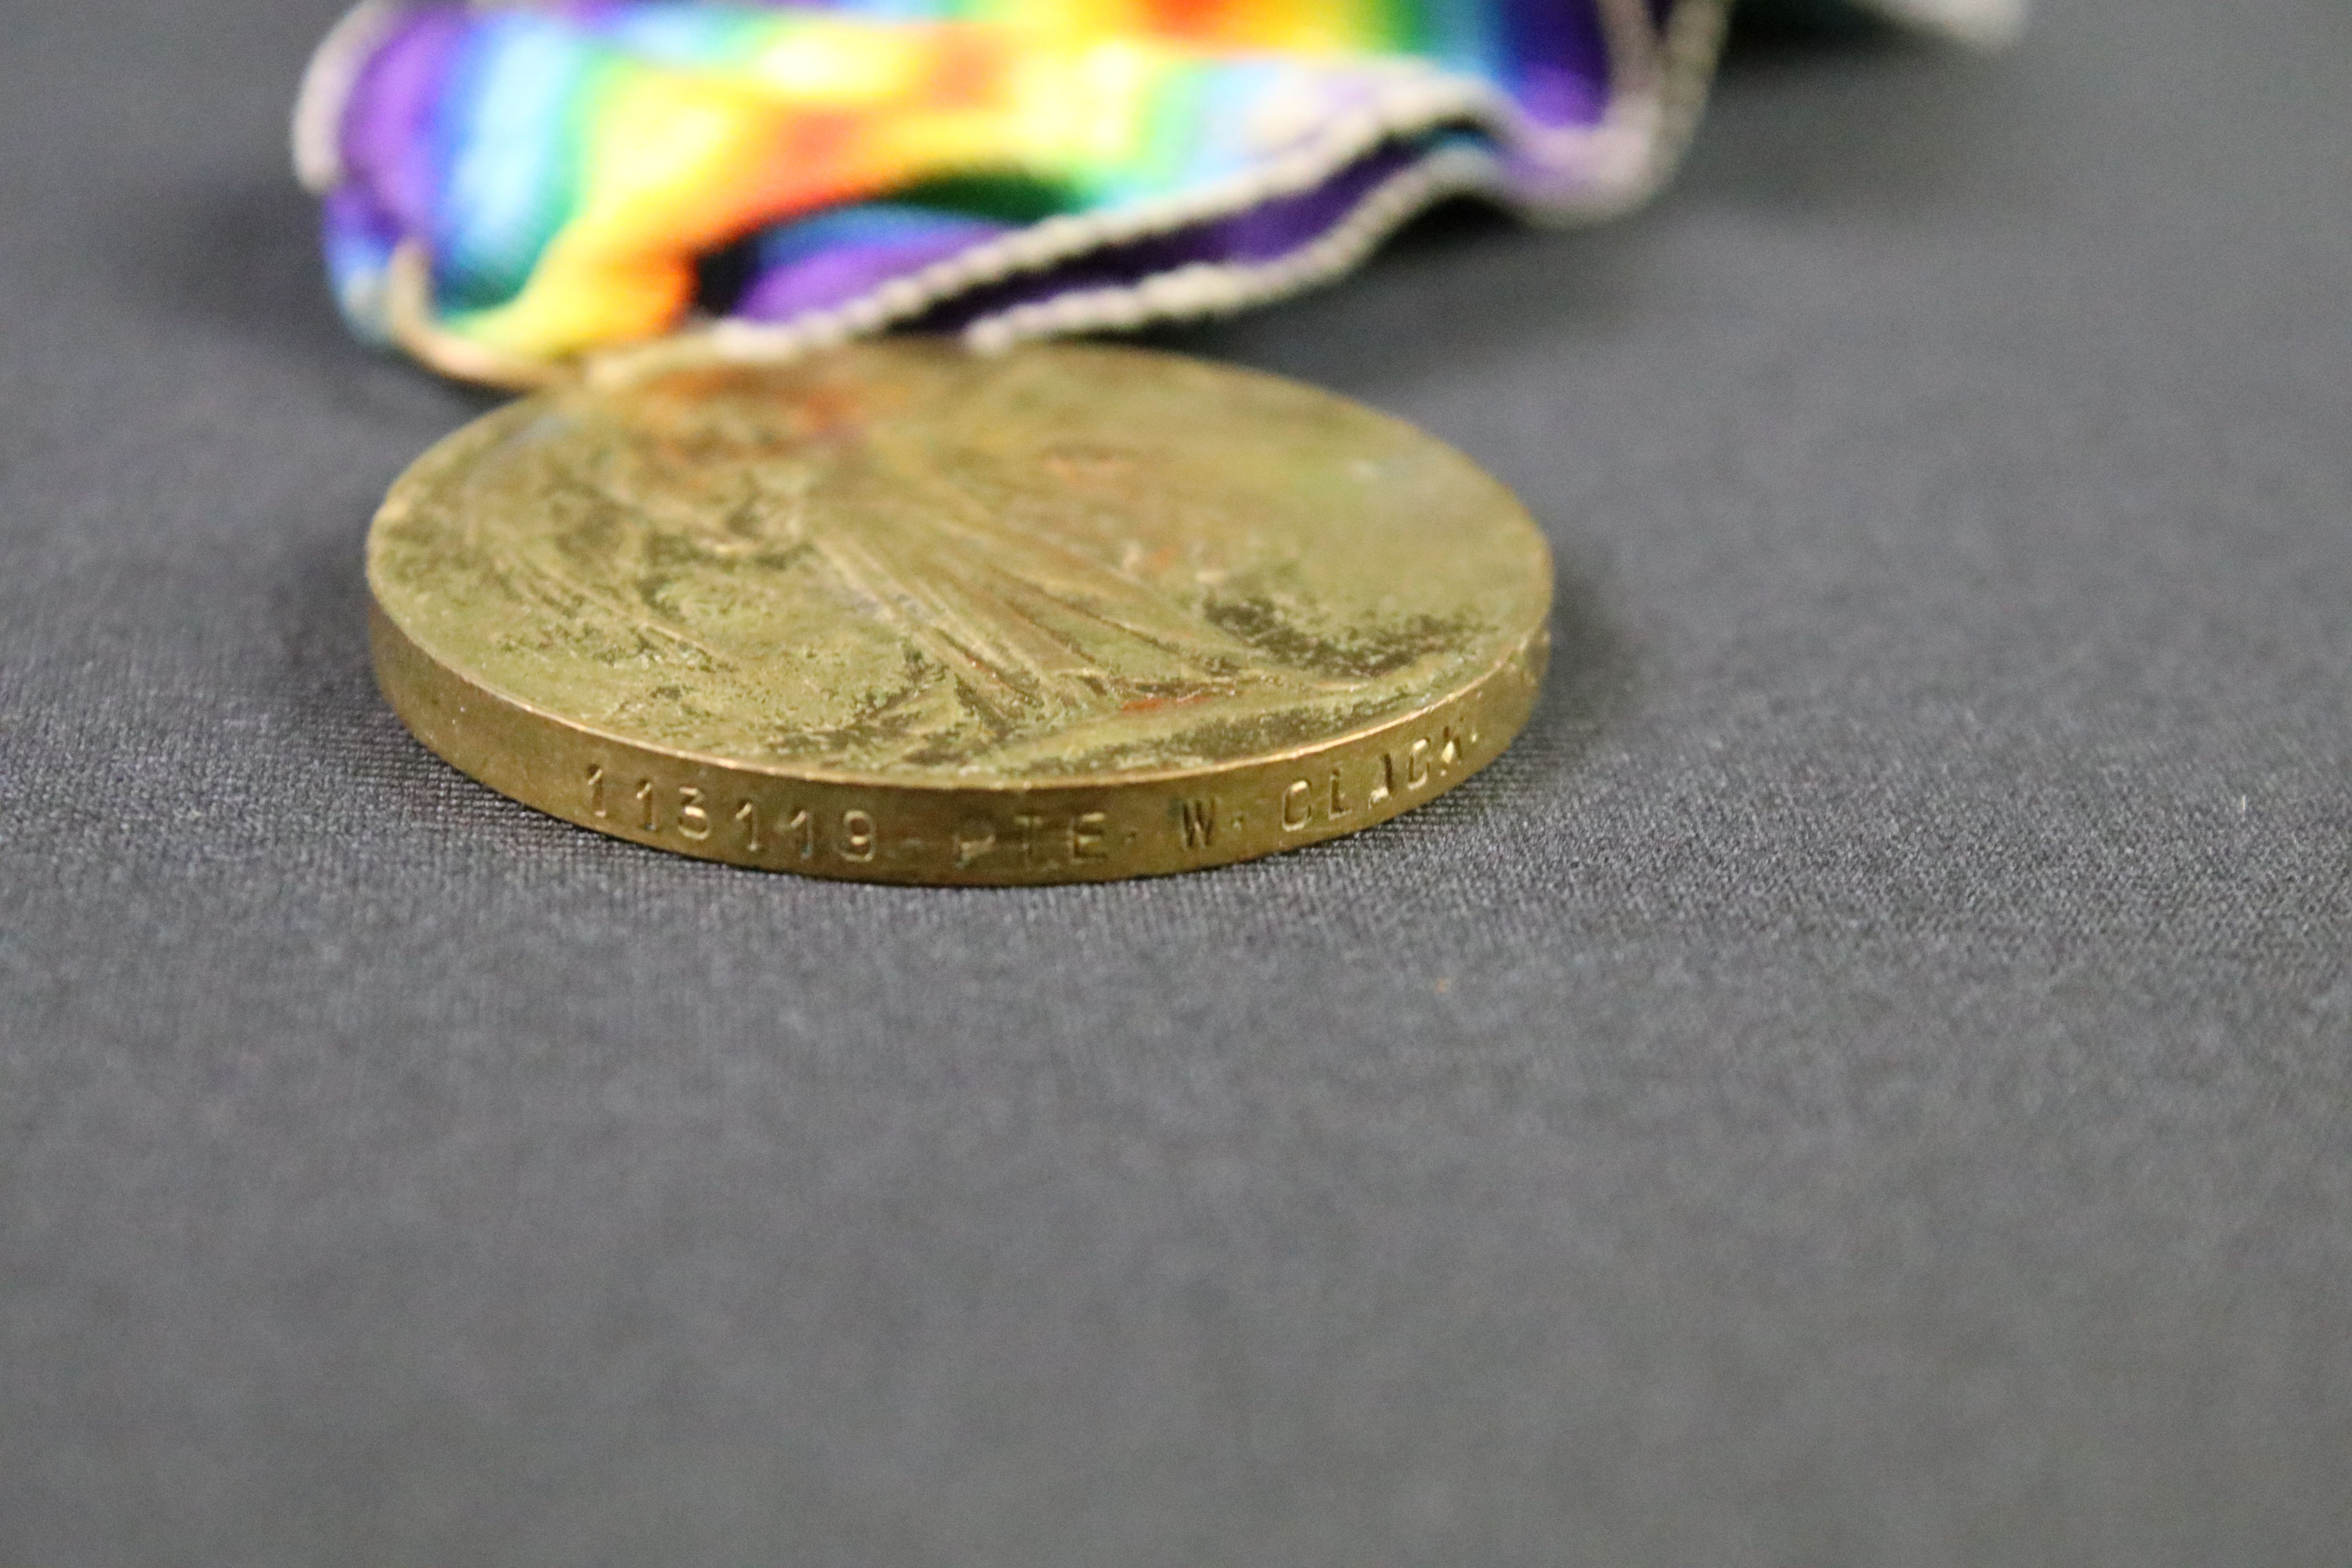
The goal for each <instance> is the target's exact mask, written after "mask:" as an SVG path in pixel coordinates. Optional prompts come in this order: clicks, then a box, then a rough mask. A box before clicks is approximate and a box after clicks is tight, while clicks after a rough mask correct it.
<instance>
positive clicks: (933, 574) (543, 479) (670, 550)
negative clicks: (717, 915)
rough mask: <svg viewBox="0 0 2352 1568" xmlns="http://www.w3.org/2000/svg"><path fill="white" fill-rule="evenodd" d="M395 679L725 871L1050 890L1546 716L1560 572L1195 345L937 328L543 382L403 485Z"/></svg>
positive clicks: (1166, 868) (667, 843) (1433, 482)
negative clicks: (985, 344) (975, 340)
mask: <svg viewBox="0 0 2352 1568" xmlns="http://www.w3.org/2000/svg"><path fill="white" fill-rule="evenodd" d="M368 581H369V584H370V587H371V588H372V590H373V595H374V600H375V611H374V616H373V623H374V633H375V649H376V668H377V672H378V676H379V678H380V679H381V680H382V682H383V689H384V691H385V693H386V694H387V695H388V696H389V697H390V699H391V700H392V703H393V706H394V708H395V709H396V710H398V711H399V713H400V716H401V718H402V719H403V720H404V721H406V722H407V724H408V726H409V728H410V729H411V730H413V731H415V733H416V734H417V736H418V737H419V738H420V739H422V740H423V741H424V742H425V744H426V745H427V746H429V747H431V748H432V749H433V750H434V751H435V752H438V753H439V754H440V755H441V756H443V757H445V758H446V759H447V760H448V761H449V762H451V763H455V764H456V765H457V767H459V768H461V769H463V770H464V771H465V772H467V773H471V774H472V775H473V776H474V777H476V778H478V779H479V780H481V781H482V782H483V783H484V784H488V785H489V786H490V787H492V788H493V789H496V790H499V791H500V792H502V793H504V794H506V795H511V796H513V797H514V798H515V799H517V800H520V801H522V802H524V803H526V804H528V805H533V806H536V807H538V808H539V809H541V810H542V811H545V812H549V813H551V814H552V815H554V816H559V817H562V818H564V819H565V820H567V821H570V822H574V823H577V824H579V825H580V826H583V827H592V828H595V829H597V830H598V831H600V832H604V833H610V834H614V835H615V836H617V837H623V838H629V839H634V840H635V841H637V842H638V843H642V844H650V845H655V846H658V847H661V848H665V849H673V850H677V851H678V852H680V853H683V854H687V855H695V856H700V857H703V858H708V859H713V860H725V861H731V862H734V863H736V864H740V865H745V866H757V867H764V868H772V869H779V870H792V871H801V872H806V873H810V874H814V875H817V876H825V877H844V878H854V879H861V880H869V881H889V882H923V883H1037V882H1062V881H1077V880H1094V879H1109V878H1118V877H1131V876H1145V875H1151V874H1156V873H1163V872H1171V871H1183V870H1191V869H1195V868H1202V867H1208V866H1215V865H1221V864H1224V863H1226V862H1230V861H1234V860H1243V859H1248V858H1254V857H1256V856H1261V855H1269V854H1274V853H1276V852H1278V851H1281V850H1284V849H1290V848H1296V847H1299V846H1301V845H1306V844H1311V843H1314V842H1317V841H1318V840H1320V839H1326V838H1331V837H1337V836H1339V835H1341V834H1345V833H1350V832H1353V831H1355V830H1356V829H1358V828H1361V827H1366V826H1370V825H1372V824H1374V823H1377V822H1381V821H1382V820H1384V819H1386V818H1388V817H1391V816H1396V815H1397V814H1398V813H1400V812H1402V811H1405V810H1408V809H1410V808H1411V807H1412V806H1414V805H1420V804H1421V803H1423V802H1424V801H1426V800H1429V799H1430V798H1432V797H1433V796H1434V795H1437V794H1439V793H1440V792H1441V791H1443V790H1444V789H1446V788H1448V787H1450V786H1452V785H1454V784H1458V783H1460V782H1461V781H1462V780H1463V779H1465V778H1466V777H1468V776H1469V775H1470V774H1471V773H1474V772H1475V771H1476V770H1477V769H1478V768H1480V767H1482V766H1484V765H1485V764H1486V763H1488V762H1491V761H1492V760H1494V758H1495V757H1496V756H1497V755H1498V754H1500V753H1501V752H1502V751H1503V749H1504V747H1505V746H1507V744H1508V743H1509V742H1510V741H1511V738H1512V737H1513V736H1514V735H1515V734H1516V733H1517V731H1518V730H1519V728H1520V726H1521V725H1522V724H1523V723H1525V721H1526V720H1527V718H1528V713H1529V711H1530V710H1532V708H1533V706H1534V702H1535V698H1536V693H1537V689H1538V684H1539V682H1540V681H1541V679H1542V675H1543V668H1544V660H1545V656H1546V652H1547V649H1548V647H1549V638H1548V631H1547V620H1548V616H1549V608H1550V601H1551V563H1550V557H1549V552H1548V551H1547V550H1546V548H1545V545H1544V542H1543V538H1542V536H1541V534H1539V533H1538V531H1537V530H1536V528H1535V527H1534V525H1533V523H1532V522H1531V521H1529V520H1528V516H1527V514H1526V512H1525V510H1523V509H1522V508H1521V507H1520V506H1519V504H1518V502H1517V500H1514V499H1513V498H1512V496H1511V495H1510V493H1509V492H1508V491H1507V490H1506V489H1504V488H1503V487H1502V486H1501V485H1500V484H1498V483H1497V482H1496V481H1495V480H1494V479H1491V478H1489V477H1488V476H1486V474H1485V473H1483V472H1481V471H1480V470H1479V469H1478V468H1475V466H1473V465H1472V464H1471V463H1470V462H1469V461H1468V460H1467V459H1466V458H1463V457H1462V456H1461V455H1460V454H1458V453H1456V452H1454V450H1453V449H1452V448H1450V447H1446V446H1444V445H1443V444H1442V443H1440V442H1437V441H1435V440H1433V439H1432V438H1431V437H1427V436H1424V435H1423V434H1421V433H1420V432H1418V431H1416V430H1414V429H1412V427H1411V426H1407V425H1404V424H1402V423H1401V422H1399V421H1397V420H1394V419H1391V418H1389V417H1387V416H1382V415H1380V414H1376V413H1374V412H1372V411H1371V410H1370V409H1367V408H1364V407H1361V406H1360V405H1356V404H1352V403H1349V402H1347V401H1346V400H1344V399H1341V398H1338V397H1334V396H1332V395H1328V394H1327V393H1322V392H1318V391H1316V390H1314V389H1312V388H1309V387H1305V386H1301V385H1298V384H1295V383H1292V382H1287V381H1283V380H1280V379H1278V378H1276V377H1273V376H1267V375H1261V374H1254V373H1251V372H1245V371H1240V370H1235V369H1232V368H1230V367H1225V366H1220V365H1213V364H1208V363H1200V362H1197V361H1192V360H1188V359H1183V358H1180V357H1177V356H1174V355H1170V354H1163V353H1149V352H1144V351H1139V350H1135V349H1128V348H1111V347H1104V346H1098V345H1071V344H1063V345H1055V346H1048V347H1038V348H1032V349H1024V350H1022V351H1019V352H1016V353H1010V354H1004V355H1001V356H995V357H980V356H975V355H972V354H970V353H966V352H965V351H963V350H961V349H960V348H957V347H953V346H950V345H948V344H945V343H940V342H931V341H925V340H893V341H887V342H877V343H871V344H866V345H860V346H856V347H851V348H846V349H843V350H841V351H839V352H837V353H829V354H825V355H823V356H820V357H817V358H815V359H812V360H807V361H803V362H799V363H793V364H790V365H784V366H776V367H761V366H738V365H728V364H724V363H715V362H714V363H705V364H699V365H688V366H685V367H678V366H675V365H673V366H671V367H669V368H656V369H653V370H649V371H647V372H646V373H644V374H640V375H637V376H635V377H634V378H632V377H628V376H625V375H613V376H605V377H603V378H597V379H592V380H591V381H589V382H587V383H585V384H580V385H576V386H569V387H564V388H561V389H558V390H554V391H551V392H546V393H542V394H540V395H536V396H533V397H530V398H528V399H526V400H524V401H522V402H520V403H517V404H514V405H509V406H508V407H506V408H503V409H500V410H499V411H498V412H496V413H494V414H491V415H489V416H487V417H485V418H483V419H481V420H478V421H477V422H476V423H475V424H473V425H471V426H467V428H465V429H463V430H461V431H459V432H458V433H457V434H456V435H454V436H452V437H449V438H448V439H447V440H446V441H444V442H442V443H441V444H440V445H439V446H437V447H435V448H434V449H433V450H432V451H430V452H428V453H427V454H426V455H425V457H424V458H422V459H421V460H420V461H419V462H418V463H417V464H416V466H415V468H412V469H410V470H409V472H408V473H407V474H405V475H404V476H403V477H402V479H400V481H399V483H398V484H397V485H395V486H394V489H393V491H392V494H391V496H390V497H389V499H388V500H386V501H385V503H384V506H383V510H382V511H381V512H380V513H379V514H378V516H377V518H376V521H375V525H374V529H373V532H372V533H371V535H370V537H369V541H368Z"/></svg>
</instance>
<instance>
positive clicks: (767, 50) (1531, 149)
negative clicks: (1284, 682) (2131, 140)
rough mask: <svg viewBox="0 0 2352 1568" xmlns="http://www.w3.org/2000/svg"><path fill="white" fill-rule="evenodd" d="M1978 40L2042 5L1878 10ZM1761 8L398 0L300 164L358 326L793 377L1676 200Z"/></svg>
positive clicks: (1164, 311) (328, 100)
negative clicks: (790, 360) (1421, 232)
mask: <svg viewBox="0 0 2352 1568" xmlns="http://www.w3.org/2000/svg"><path fill="white" fill-rule="evenodd" d="M1877 3H1878V4H1879V5H1881V6H1882V7H1884V8H1887V9H1891V10H1899V11H1903V12H1906V13H1910V14H1914V15H1916V16H1920V17H1922V18H1925V19H1931V20H1938V21H1940V22H1942V23H1943V24H1944V25H1945V26H1948V27H1949V28H1951V29H1952V30H1955V31H1960V32H1964V33H1965V32H1969V31H1972V30H1973V31H1976V32H1979V33H1984V34H1989V33H1990V32H1992V31H1996V30H1999V29H2000V26H2002V25H2004V23H2005V22H2006V20H2007V19H2009V18H2010V17H2011V16H2012V15H2013V14H2014V11H2015V8H2016V6H2017V5H2018V4H2019V3H2020V0H1877ZM1727 4H1728V0H839V3H836V4H832V5H806V4H799V5H773V4H767V5H754V4H730V5H689V4H680V3H677V0H564V3H561V4H553V5H537V6H530V7H523V6H505V7H494V6H485V5H477V6H467V5H451V4H426V5H402V4H393V3H389V0H369V3H368V4H364V5H362V6H361V7H360V8H359V9H358V10H356V11H354V12H353V13H352V15H351V16H348V17H346V18H345V19H344V21H343V22H342V23H341V25H340V26H338V27H337V28H336V29H335V31H334V33H333V34H332V35H331V37H329V38H328V40H327V41H326V43H325V44H324V45H322V46H321V47H320V51H319V54H318V56H317V57H316V58H315V59H314V61H313V63H312V65H311V68H310V73H309V77H308V79H307V80H306V82H305V84H304V90H303V93H302V97H301V101H300V104H299V107H298V109H297V111H296V123H295V142H296V156H297V162H298V163H299V169H300V172H301V174H302V176H303V178H304V180H305V182H306V183H307V184H310V187H311V188H312V189H313V190H315V191H316V192H318V193H319V194H320V196H321V197H322V198H323V201H324V206H325V228H326V249H327V256H328V261H329V266H330V269H331V273H332V276H333V279H334V284H335V289H336V292H337V296H338V298H339V300H341V305H342V308H343V310H344V313H345V315H346V316H347V317H348V318H349V320H350V321H351V322H352V326H353V327H354V329H355V330H356V331H359V332H360V333H362V335H364V336H367V337H369V338H372V339H375V340H378V341H394V340H396V341H398V342H402V343H403V344H404V345H405V346H406V347H408V348H409V349H410V350H411V351H412V352H415V353H418V354H419V355H420V356H421V357H424V358H425V359H426V360H428V361H429V362H431V363H434V364H436V366H437V367H438V368H441V369H443V370H446V371H449V372H451V373H452V374H459V375H464V376H467V377H471V378H474V379H479V380H484V381H494V382H508V383H516V384H523V383H529V382H531V381H535V380H539V379H543V378H545V377H546V376H547V375H549V374H551V373H552V371H553V370H554V368H555V367H558V366H560V365H561V364H562V363H563V362H564V361H565V360H567V359H568V358H570V357H572V356H576V355H579V354H581V353H585V352H588V351H592V350H596V349H600V348H605V347H609V346H611V345H615V344H623V343H629V342H642V341H644V340H646V339H652V338H658V337H660V336H662V335H664V334H667V333H669V332H672V331H676V330H677V329H678V328H679V327H680V326H681V325H682V324H684V323H686V322H688V321H693V320H697V319H698V317H700V316H703V315H709V316H711V317H714V318H715V319H716V320H715V324H712V325H710V326H709V329H708V331H707V333H706V336H707V337H708V338H709V340H710V341H711V342H715V343H716V345H717V346H718V347H719V349H720V350H721V351H722V352H736V353H742V354H745V355H751V356H761V357H782V356H787V355H789V354H791V353H795V352H798V351H800V350H802V349H805V348H808V347H813V346H815V345H818V344H822V343H825V342H835V341H838V340H840V339H843V338H845V337H849V336H853V335H856V334H859V333H865V332H871V331H879V330H881V329H884V328H886V327H889V326H892V325H898V324H912V325H919V326H922V327H926V328H931V329H941V330H960V331H963V332H965V333H966V334H967V335H968V336H969V337H970V338H971V340H972V341H973V342H976V343H978V344H980V345H982V346H992V345H998V344H1003V343H1009V342H1015V341H1018V340H1021V339H1024V338H1028V337H1035V336H1043V335H1049V334H1055V333H1064V332H1073V331H1089V330H1097V329H1105V328H1116V327H1125V326H1132V325H1135V324H1139V323H1140V322H1143V321H1151V320H1160V319H1168V318H1173V317H1181V316H1188V315H1199V314H1205V313H1210V312H1214V311H1220V310H1232V309H1234V308H1237V307H1240V306H1243V305H1246V304H1250V303H1253V302H1255V301H1258V300H1269V299H1273V298H1276V297H1278V296H1280V295H1283V294H1286V293H1290V292H1294V291H1296V290H1297V289H1302V288H1305V287H1307V286H1309V285H1311V284H1313V283H1316V282H1318V281H1320V280H1321V279H1326V278H1328V277H1330V276H1332V275H1334V274H1336V273H1338V272H1340V271H1342V270H1344V269H1346V268H1349V267H1350V266H1352V265H1353V264H1354V263H1355V262H1357V261H1358V260H1359V259H1360V258H1362V257H1363V256H1364V255H1365V254H1366V253H1367V252H1368V251H1369V250H1370V248H1371V247H1373V246H1375V245H1376V244H1377V243H1378V242H1379V241H1380V239H1381V237H1383V236H1385V235H1386V234H1387V233H1388V232H1390V231H1391V229H1393V228H1394V227H1395V226H1397V225H1398V224H1400V223H1402V221H1404V219H1406V218H1407V217H1409V216H1412V214H1414V213H1416V212H1418V211H1420V210H1422V209H1423V208H1424V207H1426V206H1427V205H1430V204H1431V203H1433V202H1434V201H1437V200H1440V199H1442V198H1444V197H1446V196H1450V195H1460V194H1465V193H1469V194H1475V195H1480V196H1483V197H1486V198H1487V199H1490V200H1493V201H1495V202H1497V203H1500V204H1502V205H1506V206H1507V207H1509V208H1511V209H1513V210H1515V211H1517V212H1519V213H1521V214H1524V215H1526V216H1529V217H1531V218H1535V219H1538V220H1544V221H1559V220H1563V219H1570V218H1579V217H1590V216H1601V215H1605V214H1607V213H1610V212H1613V211H1616V210H1620V209H1622V208H1623V207H1625V206H1628V205H1632V204H1633V203H1636V202H1638V201H1640V200H1641V199H1642V198H1643V197H1644V196H1645V195H1648V194H1649V193H1650V192H1651V191H1652V190H1653V189H1654V188H1655V186H1656V184H1658V182H1659V181H1660V180H1661V179H1662V178H1663V177H1664V174H1665V173H1666V172H1667V170H1668V169H1669V168H1670V167H1671V164H1672V163H1673V160H1674V158H1675V155H1676V153H1678V151H1679V149H1680V147H1681V144H1682V142H1683V140H1684V138H1685V134H1686V132H1687V131H1688V128H1689V125H1690V122H1691V121H1692V119H1693V117H1694V115H1695V113H1696V109H1697V106H1698V104H1699V102H1700V100H1701V97H1702V94H1703V91H1704V87H1705V83H1706V78H1707V75H1708V73H1709V71H1710V69H1711V67H1712V62H1713V58H1714V54H1715V49H1716V45H1717V40H1718V38H1719V37H1720V36H1721V32H1722V25H1723V20H1724V13H1725V10H1726V8H1727Z"/></svg>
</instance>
